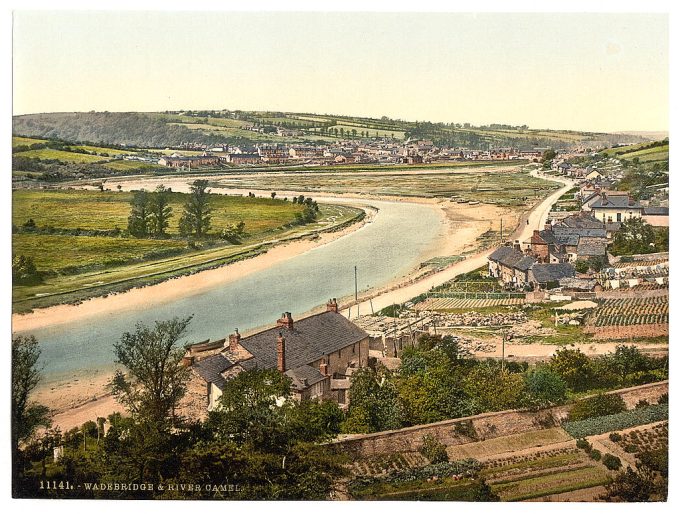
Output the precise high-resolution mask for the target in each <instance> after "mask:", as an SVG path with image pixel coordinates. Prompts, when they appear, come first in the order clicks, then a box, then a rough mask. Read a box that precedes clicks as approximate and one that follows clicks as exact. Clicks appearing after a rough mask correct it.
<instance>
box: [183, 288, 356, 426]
mask: <svg viewBox="0 0 680 514" xmlns="http://www.w3.org/2000/svg"><path fill="white" fill-rule="evenodd" d="M368 352H369V335H368V334H367V333H366V332H365V331H364V330H362V329H361V328H359V327H358V326H356V325H355V324H354V323H352V322H351V321H349V320H348V319H347V318H345V317H344V316H343V315H342V314H340V313H339V312H338V304H337V301H336V300H335V299H332V300H329V302H328V303H327V305H326V311H325V312H322V313H319V314H314V315H312V316H308V317H306V318H303V319H300V320H293V317H292V316H291V313H290V312H285V313H283V314H282V315H281V318H280V319H279V320H277V322H276V325H275V326H274V327H272V328H269V329H266V330H262V331H260V332H257V333H255V334H252V335H249V336H246V337H242V336H241V335H240V334H239V332H238V329H236V331H235V333H233V334H231V335H230V336H229V338H228V340H225V339H222V340H220V341H216V342H214V343H210V342H202V343H199V344H197V345H193V346H190V347H189V348H188V349H187V353H186V355H185V365H186V366H188V367H190V369H191V371H192V380H191V382H192V390H193V391H197V396H198V397H199V398H198V400H197V401H198V403H200V404H201V405H202V406H203V411H204V414H205V413H207V411H209V410H212V409H214V408H215V407H216V406H217V402H218V400H219V398H220V397H221V396H222V393H223V390H224V387H225V385H226V384H227V382H228V381H229V380H230V379H231V378H233V377H235V376H236V375H238V374H239V373H241V372H243V371H247V370H252V369H278V370H279V371H280V372H281V373H284V374H285V375H287V376H288V377H290V379H291V382H292V389H293V393H294V397H295V398H297V399H298V400H302V399H312V398H329V399H333V400H335V401H337V402H338V403H340V404H346V403H347V402H348V395H347V393H348V391H347V389H348V388H349V384H350V383H351V375H352V373H353V372H354V371H356V370H357V369H359V368H362V367H366V366H367V365H368Z"/></svg>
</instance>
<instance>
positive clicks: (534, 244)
mask: <svg viewBox="0 0 680 514" xmlns="http://www.w3.org/2000/svg"><path fill="white" fill-rule="evenodd" d="M607 242H608V240H607V230H606V228H605V224H604V223H603V222H601V221H598V220H597V219H595V218H594V217H593V216H591V215H590V214H589V213H586V212H580V213H579V214H573V215H571V216H567V217H566V218H564V219H562V220H561V221H560V222H559V223H556V224H554V225H551V224H549V223H548V224H546V225H545V228H544V229H543V230H534V232H533V234H532V235H531V238H530V239H529V241H528V247H529V250H530V253H531V254H532V255H533V256H534V257H536V259H537V260H538V261H539V262H542V263H562V262H574V261H577V260H583V259H589V258H591V257H598V256H599V257H604V256H605V255H606V253H607ZM525 244H527V243H525Z"/></svg>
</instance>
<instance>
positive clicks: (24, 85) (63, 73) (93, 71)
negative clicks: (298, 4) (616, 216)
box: [14, 11, 668, 131]
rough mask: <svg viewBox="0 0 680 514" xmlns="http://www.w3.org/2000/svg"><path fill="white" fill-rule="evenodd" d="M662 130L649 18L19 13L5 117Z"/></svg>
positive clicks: (664, 29)
mask: <svg viewBox="0 0 680 514" xmlns="http://www.w3.org/2000/svg"><path fill="white" fill-rule="evenodd" d="M183 108H187V109H221V108H227V109H253V110H267V109H268V110H286V111H304V112H318V113H335V114H353V115H367V116H381V115H387V116H391V117H395V118H403V119H409V120H431V121H445V122H461V123H462V122H471V123H474V124H486V123H510V124H527V125H529V126H531V127H534V128H567V129H583V130H602V131H618V130H667V129H668V19H667V16H666V15H661V14H653V15H652V14H630V15H627V14H593V13H590V14H549V13H546V14H519V13H515V14H478V15H471V14H460V13H458V14H455V13H451V14H441V13H427V14H414V13H401V14H387V13H372V14H367V13H270V14H267V13H225V12H216V13H206V12H203V13H183V12H167V13H158V12H155V13H145V12H127V13H123V12H82V11H80V12H58V13H55V12H44V11H41V12H21V11H20V12H16V13H15V19H14V112H15V113H16V114H21V113H29V112H50V111H88V110H109V111H122V110H136V111H152V110H166V109H170V110H174V109H183Z"/></svg>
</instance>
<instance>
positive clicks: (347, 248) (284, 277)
mask: <svg viewBox="0 0 680 514" xmlns="http://www.w3.org/2000/svg"><path fill="white" fill-rule="evenodd" d="M173 186H174V185H173ZM173 189H175V188H174V187H173ZM322 201H328V199H326V198H324V199H323V200H322ZM333 201H334V202H338V203H352V204H358V203H359V204H370V205H371V206H374V207H376V208H377V209H379V211H378V213H377V214H376V215H375V217H374V218H373V221H372V222H371V223H367V224H366V225H364V226H363V227H362V228H360V229H359V230H356V231H354V232H351V233H350V234H348V235H346V236H344V237H341V238H339V239H336V240H334V241H332V242H330V243H328V244H325V245H323V246H319V247H317V248H314V249H312V250H310V251H308V252H306V253H303V254H301V255H298V256H295V257H292V258H290V259H288V260H285V261H282V262H279V263H277V264H274V265H272V266H271V267H269V268H267V269H265V270H262V271H258V272H254V273H251V274H249V275H246V276H244V277H241V278H239V279H237V280H234V281H231V282H228V283H225V284H223V285H220V286H216V287H214V288H212V289H209V290H203V291H201V292H199V293H196V294H192V295H190V296H182V297H180V298H179V299H175V300H171V301H168V302H166V303H159V304H156V305H154V306H153V307H151V308H149V309H146V310H144V311H123V312H114V313H109V312H104V313H102V314H101V315H95V316H93V317H90V318H87V319H86V320H78V321H77V322H76V321H74V322H72V323H64V324H59V325H55V326H53V327H48V328H43V329H38V330H34V331H32V332H31V333H32V334H33V335H34V336H35V337H36V338H37V339H38V340H39V341H40V343H41V348H42V355H41V361H42V364H43V365H44V369H43V377H44V382H52V381H56V380H61V379H63V378H66V377H73V376H78V375H80V374H84V373H90V374H91V373H93V372H94V373H97V372H106V371H111V370H112V369H113V368H114V354H113V343H114V342H115V341H117V340H118V339H120V337H121V335H122V334H123V333H124V332H125V331H132V330H134V327H135V324H136V323H144V324H151V323H153V322H154V321H155V320H165V319H170V318H172V317H174V316H179V317H185V316H190V315H193V320H192V322H191V324H190V326H189V330H188V334H187V338H186V341H189V342H198V341H202V340H205V339H208V338H210V339H220V338H223V337H225V336H227V335H228V334H229V333H231V332H233V331H234V328H236V327H238V328H239V330H240V331H241V332H245V331H246V330H248V329H252V328H255V327H259V326H262V325H266V324H271V323H274V322H275V320H276V319H277V318H278V317H279V316H280V315H281V313H282V312H285V311H289V312H291V313H293V317H295V316H296V315H298V316H299V315H300V314H301V313H305V312H308V311H309V310H311V309H313V308H315V307H317V306H319V305H320V304H323V303H325V302H326V300H327V299H328V298H331V297H337V298H341V297H344V296H348V295H352V294H353V293H354V266H356V267H357V270H358V285H359V290H360V291H361V290H366V289H368V288H373V287H379V286H382V285H385V284H387V283H388V282H390V281H391V280H393V279H395V278H398V277H400V276H402V275H403V274H405V273H407V272H408V271H409V270H411V269H412V268H413V267H414V266H417V265H418V263H419V262H421V261H422V258H423V256H424V255H425V254H428V255H432V252H433V246H434V245H435V244H436V241H437V240H438V238H439V236H440V235H441V230H442V223H441V222H442V217H441V216H442V215H441V213H440V212H438V210H437V209H433V208H432V206H431V205H422V204H417V203H410V202H390V201H379V200H348V199H334V200H333Z"/></svg>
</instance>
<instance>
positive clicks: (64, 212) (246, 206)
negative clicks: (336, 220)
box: [12, 190, 302, 235]
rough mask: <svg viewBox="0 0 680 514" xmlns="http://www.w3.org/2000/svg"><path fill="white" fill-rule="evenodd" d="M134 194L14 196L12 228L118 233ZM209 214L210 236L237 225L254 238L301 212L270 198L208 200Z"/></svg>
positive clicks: (176, 202) (178, 207)
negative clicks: (27, 225) (241, 224)
mask: <svg viewBox="0 0 680 514" xmlns="http://www.w3.org/2000/svg"><path fill="white" fill-rule="evenodd" d="M132 197H133V193H129V192H113V191H112V192H109V191H106V192H99V191H81V190H77V191H66V190H48V191H35V190H19V191H15V192H14V193H13V195H12V200H13V204H14V205H13V209H12V223H13V224H14V225H16V226H21V225H23V224H24V223H25V222H26V221H28V219H33V221H34V222H35V224H36V225H37V226H38V227H50V226H51V227H55V228H64V229H83V230H113V229H115V228H116V227H117V228H119V229H121V230H123V229H125V228H126V227H127V219H128V216H129V215H130V200H132ZM185 200H186V195H184V194H182V193H173V194H172V195H171V200H170V205H171V207H172V209H173V217H172V218H171V220H170V228H169V231H168V232H169V233H170V234H177V233H178V224H179V218H180V216H181V213H182V206H183V204H184V201H185ZM210 205H211V206H212V208H213V214H212V226H213V231H219V230H221V229H223V228H226V227H227V226H229V225H231V224H233V223H237V222H239V221H240V220H242V219H243V220H244V221H245V222H246V231H247V232H248V233H252V234H254V235H255V234H258V233H260V232H263V231H267V230H271V229H274V228H276V227H279V226H281V225H284V224H286V223H290V222H291V221H293V220H294V219H295V214H296V213H297V212H301V211H302V207H301V206H298V205H295V204H293V203H292V202H283V201H281V200H271V199H269V198H248V197H240V196H226V195H216V194H215V195H211V196H210Z"/></svg>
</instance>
